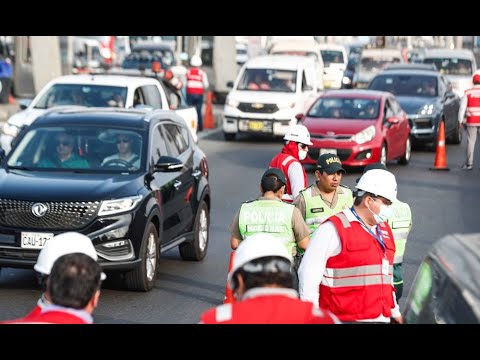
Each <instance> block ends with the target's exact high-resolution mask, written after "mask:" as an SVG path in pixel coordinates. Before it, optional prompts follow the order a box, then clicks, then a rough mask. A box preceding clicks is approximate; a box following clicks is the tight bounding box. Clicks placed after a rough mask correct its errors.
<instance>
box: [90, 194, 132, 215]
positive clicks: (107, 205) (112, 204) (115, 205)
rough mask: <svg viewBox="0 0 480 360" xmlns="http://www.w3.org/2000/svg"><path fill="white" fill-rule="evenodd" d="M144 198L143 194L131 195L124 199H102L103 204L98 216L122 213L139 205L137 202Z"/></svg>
mask: <svg viewBox="0 0 480 360" xmlns="http://www.w3.org/2000/svg"><path fill="white" fill-rule="evenodd" d="M140 200H142V196H141V195H138V196H130V197H126V198H123V199H115V200H105V201H102V206H100V210H99V211H98V216H103V215H113V214H118V213H122V212H125V211H130V210H132V209H134V208H135V206H137V204H138V203H139V202H140Z"/></svg>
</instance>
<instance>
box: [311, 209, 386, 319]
mask: <svg viewBox="0 0 480 360" xmlns="http://www.w3.org/2000/svg"><path fill="white" fill-rule="evenodd" d="M326 221H331V222H332V223H333V224H334V225H335V228H336V229H337V232H338V235H339V237H340V242H341V244H342V251H341V253H340V254H338V255H336V256H332V257H330V258H329V259H328V260H327V264H326V267H325V272H324V274H323V278H322V282H321V283H320V297H319V305H320V306H321V307H323V308H325V309H329V310H330V311H331V312H332V313H334V314H335V315H336V316H337V317H338V318H339V319H340V320H341V321H358V320H365V319H375V318H377V317H378V316H379V315H380V314H382V315H383V316H385V317H387V318H389V317H391V311H392V308H393V307H394V306H395V304H394V301H393V291H394V288H393V259H394V255H395V242H394V240H393V234H392V230H391V229H390V226H389V225H388V224H387V223H383V224H381V225H380V229H381V232H382V239H383V242H384V243H385V251H384V250H383V248H382V246H381V245H380V243H379V242H378V241H377V239H375V238H374V237H373V236H372V235H371V234H369V233H368V232H367V231H365V230H364V229H363V228H362V225H361V224H360V223H359V222H358V221H353V222H349V221H348V219H347V217H346V216H345V214H344V213H343V212H341V213H338V214H336V215H333V216H331V217H330V218H328V219H327V220H326ZM385 259H386V260H388V264H386V265H387V269H385V267H383V269H384V271H383V272H382V262H383V260H385ZM385 271H388V275H387V274H385V273H384V272H385Z"/></svg>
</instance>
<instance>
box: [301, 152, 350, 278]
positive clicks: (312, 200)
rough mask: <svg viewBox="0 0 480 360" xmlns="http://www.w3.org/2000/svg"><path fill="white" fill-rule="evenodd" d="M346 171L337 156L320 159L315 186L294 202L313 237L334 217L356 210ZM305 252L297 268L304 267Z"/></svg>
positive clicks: (326, 155)
mask: <svg viewBox="0 0 480 360" xmlns="http://www.w3.org/2000/svg"><path fill="white" fill-rule="evenodd" d="M344 173H345V170H344V169H343V168H342V162H341V161H340V158H339V157H338V156H337V155H335V154H322V155H320V156H319V157H318V160H317V169H316V170H315V177H316V179H317V180H316V181H315V184H313V185H310V186H309V187H307V188H306V189H304V190H302V191H300V194H299V195H298V196H297V197H296V198H295V200H294V201H293V205H295V206H296V207H297V208H298V209H299V210H300V213H301V214H302V216H303V218H304V219H305V222H306V223H307V225H308V226H309V228H310V235H311V234H312V233H313V231H314V230H315V229H316V228H318V226H319V225H320V224H321V223H322V222H323V221H325V220H326V219H327V218H328V217H330V216H331V215H334V214H336V213H338V212H340V211H342V210H343V209H347V208H350V207H352V205H353V195H352V191H351V190H350V189H349V188H348V187H347V186H344V185H341V184H340V182H341V181H342V176H343V174H344ZM302 255H303V250H301V249H297V256H296V257H295V268H296V269H298V266H299V265H300V261H301V257H302Z"/></svg>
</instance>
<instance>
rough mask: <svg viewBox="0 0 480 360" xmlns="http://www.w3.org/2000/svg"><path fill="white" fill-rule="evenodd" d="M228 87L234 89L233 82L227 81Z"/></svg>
mask: <svg viewBox="0 0 480 360" xmlns="http://www.w3.org/2000/svg"><path fill="white" fill-rule="evenodd" d="M227 87H228V88H230V89H233V81H227Z"/></svg>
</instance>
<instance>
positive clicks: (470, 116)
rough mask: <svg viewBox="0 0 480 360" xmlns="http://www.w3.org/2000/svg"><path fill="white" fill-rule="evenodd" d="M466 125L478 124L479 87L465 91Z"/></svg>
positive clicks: (479, 118)
mask: <svg viewBox="0 0 480 360" xmlns="http://www.w3.org/2000/svg"><path fill="white" fill-rule="evenodd" d="M465 96H466V97H467V112H466V115H467V124H480V86H474V87H473V88H471V89H468V90H465Z"/></svg>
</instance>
